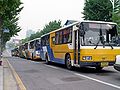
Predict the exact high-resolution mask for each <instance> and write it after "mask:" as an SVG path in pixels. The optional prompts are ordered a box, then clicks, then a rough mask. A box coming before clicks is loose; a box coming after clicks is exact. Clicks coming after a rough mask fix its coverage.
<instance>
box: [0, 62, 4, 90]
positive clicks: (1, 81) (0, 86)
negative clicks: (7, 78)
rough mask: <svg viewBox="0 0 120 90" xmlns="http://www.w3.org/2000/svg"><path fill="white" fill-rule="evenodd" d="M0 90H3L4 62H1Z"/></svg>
mask: <svg viewBox="0 0 120 90" xmlns="http://www.w3.org/2000/svg"><path fill="white" fill-rule="evenodd" d="M0 90H3V66H2V61H0Z"/></svg>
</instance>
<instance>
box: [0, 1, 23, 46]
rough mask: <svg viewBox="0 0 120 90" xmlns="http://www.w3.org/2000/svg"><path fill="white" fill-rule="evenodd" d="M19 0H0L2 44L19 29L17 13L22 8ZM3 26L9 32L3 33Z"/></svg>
mask: <svg viewBox="0 0 120 90" xmlns="http://www.w3.org/2000/svg"><path fill="white" fill-rule="evenodd" d="M21 4H22V3H21V1H20V0H0V34H1V35H2V39H3V40H2V41H4V42H3V44H5V43H6V42H7V41H8V40H10V37H12V36H14V35H17V32H19V31H20V30H21V29H20V27H19V26H18V22H17V21H18V20H19V17H18V14H19V13H20V11H21V10H22V9H23V7H21V6H20V5H21ZM4 28H8V29H9V30H10V32H9V33H4V32H3V30H4Z"/></svg>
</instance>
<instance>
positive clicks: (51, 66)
mask: <svg viewBox="0 0 120 90" xmlns="http://www.w3.org/2000/svg"><path fill="white" fill-rule="evenodd" d="M46 66H47V67H50V68H53V69H59V68H58V67H54V66H50V65H46Z"/></svg>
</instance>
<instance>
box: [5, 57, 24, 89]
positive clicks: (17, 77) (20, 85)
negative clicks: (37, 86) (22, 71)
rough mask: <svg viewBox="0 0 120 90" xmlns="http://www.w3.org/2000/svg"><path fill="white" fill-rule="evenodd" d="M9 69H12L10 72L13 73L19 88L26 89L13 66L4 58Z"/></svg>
mask: <svg viewBox="0 0 120 90" xmlns="http://www.w3.org/2000/svg"><path fill="white" fill-rule="evenodd" d="M6 61H7V63H8V65H9V67H10V69H11V71H12V74H13V77H14V78H15V80H16V83H17V85H18V87H19V89H20V90H26V87H25V86H24V84H23V82H22V80H21V79H20V77H19V75H18V74H17V72H16V71H15V69H14V68H13V66H12V65H11V64H10V63H9V61H8V60H7V59H6Z"/></svg>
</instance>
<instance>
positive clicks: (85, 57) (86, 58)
mask: <svg viewBox="0 0 120 90" xmlns="http://www.w3.org/2000/svg"><path fill="white" fill-rule="evenodd" d="M82 59H83V60H92V56H83V57H82Z"/></svg>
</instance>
